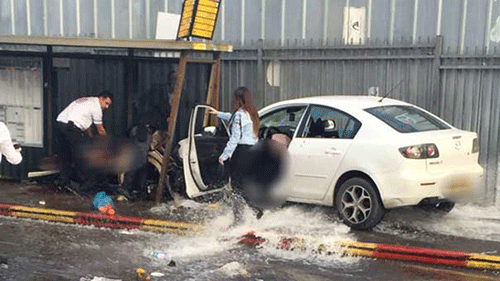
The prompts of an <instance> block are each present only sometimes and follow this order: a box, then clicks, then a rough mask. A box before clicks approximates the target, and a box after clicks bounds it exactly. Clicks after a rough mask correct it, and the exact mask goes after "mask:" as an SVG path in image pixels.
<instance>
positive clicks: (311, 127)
mask: <svg viewBox="0 0 500 281" xmlns="http://www.w3.org/2000/svg"><path fill="white" fill-rule="evenodd" d="M359 127H360V123H359V122H358V121H357V120H355V119H354V118H352V117H350V116H349V115H347V114H345V113H343V112H341V111H338V110H335V109H333V108H327V107H322V106H313V107H312V108H311V113H310V115H309V118H308V120H307V124H306V127H305V130H304V133H303V134H302V135H303V136H304V137H306V138H343V139H351V138H353V137H354V135H355V134H356V132H357V131H358V129H359Z"/></svg>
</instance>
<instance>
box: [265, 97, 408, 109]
mask: <svg viewBox="0 0 500 281" xmlns="http://www.w3.org/2000/svg"><path fill="white" fill-rule="evenodd" d="M381 99H382V97H375V96H362V95H358V96H354V95H328V96H314V97H305V98H297V99H291V100H286V101H281V102H278V103H275V104H273V106H275V105H278V104H280V105H286V104H296V103H308V104H309V103H312V104H323V105H331V106H335V107H336V108H339V109H340V108H349V109H355V108H357V109H366V108H370V107H376V106H382V105H412V104H409V103H406V102H403V101H400V100H395V99H391V98H384V99H382V101H380V100H381Z"/></svg>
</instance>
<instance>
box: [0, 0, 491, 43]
mask: <svg viewBox="0 0 500 281" xmlns="http://www.w3.org/2000/svg"><path fill="white" fill-rule="evenodd" d="M0 2H1V4H0V9H1V11H0V23H3V24H1V26H0V34H1V35H7V34H15V35H28V34H31V35H37V36H39V35H44V34H45V29H47V35H50V36H98V37H101V38H117V39H129V38H133V39H154V37H155V34H156V17H157V13H158V12H160V11H161V12H163V11H165V8H167V9H168V12H170V13H177V14H180V13H181V10H182V3H183V1H172V0H170V1H169V0H85V1H83V0H80V1H77V0H52V1H44V0H16V1H0ZM11 3H12V5H11ZM44 3H47V4H44ZM78 3H79V5H78ZM222 3H223V6H224V8H223V9H221V10H220V14H219V20H218V23H217V30H216V36H215V39H216V40H229V41H232V42H238V41H241V40H242V39H243V41H245V42H249V41H251V40H256V39H265V40H279V41H280V42H282V41H288V40H291V41H293V40H302V39H303V38H304V35H305V39H307V40H310V39H313V40H322V41H334V40H342V36H343V29H344V22H345V21H344V9H345V8H346V7H351V8H365V13H366V15H365V19H364V20H365V22H364V24H365V26H366V28H365V31H366V34H365V37H366V38H371V39H376V38H378V39H379V40H381V41H382V40H389V41H392V40H399V38H401V37H404V38H411V37H416V38H418V37H427V36H430V37H434V36H436V35H443V36H444V39H445V41H444V44H445V50H447V49H448V47H450V50H451V51H452V52H455V51H459V52H461V53H465V52H473V51H474V50H475V48H479V49H482V48H483V47H494V46H499V44H500V20H499V21H498V22H497V20H498V18H499V17H500V9H499V6H500V3H499V2H498V1H495V0H474V1H472V0H412V1H398V0H231V1H227V0H223V1H222ZM94 4H96V7H94ZM77 5H78V7H77ZM304 5H305V7H306V10H305V13H304ZM113 7H114V8H113ZM440 7H441V9H440ZM61 8H62V10H61ZM12 11H14V12H13V14H12ZM45 11H46V13H47V14H46V15H47V16H46V18H47V22H46V23H45V22H44V12H45ZM440 12H441V13H440ZM94 13H96V14H94ZM28 15H29V17H28ZM61 15H62V21H61ZM415 15H417V17H416V18H415ZM304 16H305V20H304V19H303V18H304ZM263 17H264V23H263V24H262V19H263ZM94 18H95V19H96V20H94ZM78 19H79V23H78V22H77V20H78ZM223 21H224V22H223ZM303 22H305V23H306V28H305V32H304V29H303V27H304V26H303ZM12 23H14V27H13V28H12V26H11V25H12ZM61 24H62V26H61ZM28 25H29V26H28ZM45 25H46V27H45ZM263 27H264V28H265V30H262V28H263ZM96 30H97V34H95V33H96V32H95V31H96ZM304 33H305V34H304Z"/></svg>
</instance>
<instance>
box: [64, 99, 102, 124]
mask: <svg viewBox="0 0 500 281" xmlns="http://www.w3.org/2000/svg"><path fill="white" fill-rule="evenodd" d="M69 121H73V123H74V124H75V126H77V127H78V128H80V129H81V130H82V131H85V130H87V129H88V128H89V127H90V126H91V125H92V123H94V124H102V108H101V105H100V104H99V98H98V97H85V98H79V99H77V100H75V101H73V102H72V103H70V104H69V105H68V106H67V107H66V108H65V109H64V110H63V111H62V112H61V113H59V115H58V116H57V122H61V123H68V122H69Z"/></svg>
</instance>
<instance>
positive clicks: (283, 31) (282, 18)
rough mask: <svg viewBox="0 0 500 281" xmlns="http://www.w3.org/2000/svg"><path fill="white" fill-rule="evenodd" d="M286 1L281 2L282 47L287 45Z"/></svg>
mask: <svg viewBox="0 0 500 281" xmlns="http://www.w3.org/2000/svg"><path fill="white" fill-rule="evenodd" d="M285 1H286V0H281V46H284V45H285Z"/></svg>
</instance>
